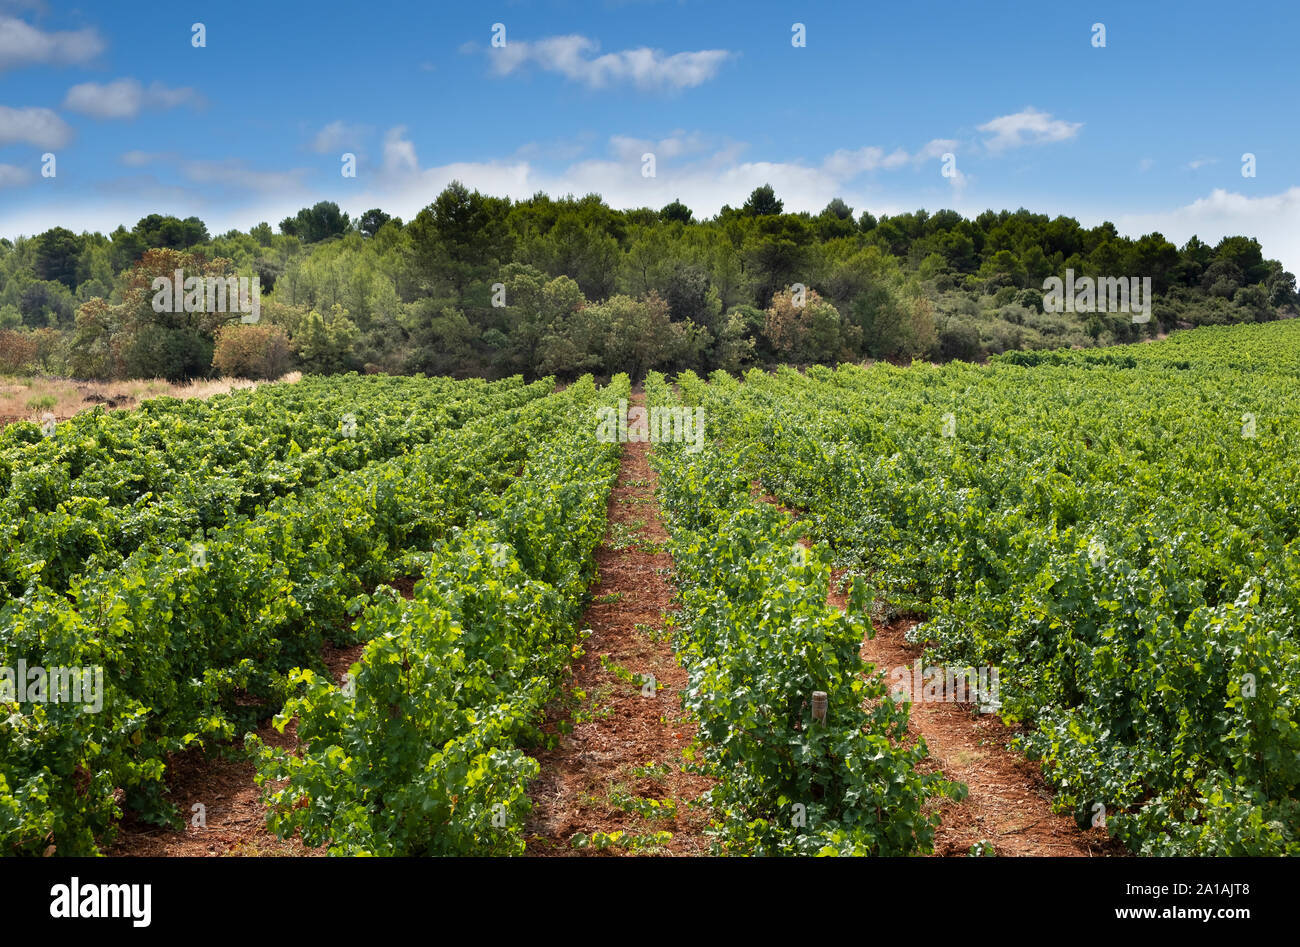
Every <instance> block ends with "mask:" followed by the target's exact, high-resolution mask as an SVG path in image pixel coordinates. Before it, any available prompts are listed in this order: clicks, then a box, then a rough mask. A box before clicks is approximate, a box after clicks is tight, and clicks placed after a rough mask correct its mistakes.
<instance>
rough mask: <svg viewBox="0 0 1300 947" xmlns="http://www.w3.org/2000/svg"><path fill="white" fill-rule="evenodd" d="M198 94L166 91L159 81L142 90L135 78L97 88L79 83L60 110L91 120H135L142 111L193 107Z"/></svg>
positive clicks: (93, 83) (93, 85)
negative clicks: (88, 117) (180, 106)
mask: <svg viewBox="0 0 1300 947" xmlns="http://www.w3.org/2000/svg"><path fill="white" fill-rule="evenodd" d="M199 102H200V99H199V96H198V94H197V93H196V92H195V91H194V90H193V89H191V88H190V87H189V86H185V87H184V88H180V89H169V88H168V87H167V86H165V85H163V84H162V83H161V82H152V83H150V84H149V86H148V88H146V87H145V86H144V85H143V84H142V83H141V82H140V80H139V79H115V80H113V81H112V82H109V83H105V84H103V85H101V84H100V83H98V82H83V83H81V84H80V85H74V86H73V87H72V88H71V89H69V90H68V94H67V96H66V97H64V100H63V107H64V108H66V109H69V110H70V111H73V112H80V113H81V114H83V115H89V116H91V117H92V118H106V119H112V118H135V117H136V116H137V115H139V114H140V112H141V111H142V110H143V109H146V108H150V109H170V108H176V107H177V106H178V105H197V104H199Z"/></svg>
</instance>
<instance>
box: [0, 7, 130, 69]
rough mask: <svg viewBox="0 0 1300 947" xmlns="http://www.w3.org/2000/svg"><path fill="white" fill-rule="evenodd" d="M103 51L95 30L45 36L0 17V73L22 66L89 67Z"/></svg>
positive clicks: (21, 21) (27, 24) (21, 24)
mask: <svg viewBox="0 0 1300 947" xmlns="http://www.w3.org/2000/svg"><path fill="white" fill-rule="evenodd" d="M103 50H104V41H103V39H101V38H100V36H99V33H98V32H96V31H95V30H94V29H84V30H64V31H60V32H52V33H46V32H44V31H42V30H38V29H37V28H36V27H34V26H32V25H31V24H30V23H27V22H24V21H23V20H20V19H18V18H16V17H12V16H0V72H3V71H4V70H6V69H16V68H18V67H19V66H36V65H52V66H68V65H73V64H80V63H86V62H89V61H90V60H92V59H94V58H95V57H96V56H98V55H99V54H100V53H101V52H103Z"/></svg>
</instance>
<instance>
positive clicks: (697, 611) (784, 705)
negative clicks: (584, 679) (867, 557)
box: [646, 375, 965, 855]
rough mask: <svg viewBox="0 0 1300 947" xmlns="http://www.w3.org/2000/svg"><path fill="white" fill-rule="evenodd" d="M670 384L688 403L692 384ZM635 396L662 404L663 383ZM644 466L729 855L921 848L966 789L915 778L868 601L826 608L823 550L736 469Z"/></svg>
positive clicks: (699, 460) (683, 455)
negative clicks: (755, 494) (867, 662)
mask: <svg viewBox="0 0 1300 947" xmlns="http://www.w3.org/2000/svg"><path fill="white" fill-rule="evenodd" d="M696 381H697V379H696ZM679 384H680V385H681V387H682V390H683V398H684V399H686V400H687V402H688V403H689V399H690V397H691V394H690V391H691V389H692V387H693V386H692V379H691V378H690V377H689V376H683V377H682V378H679ZM646 391H647V399H648V401H649V402H650V403H652V404H656V403H666V402H668V401H669V400H670V396H669V393H668V389H667V387H666V386H665V384H664V380H663V378H662V376H659V375H651V376H650V377H649V378H648V379H647V382H646ZM652 463H654V465H655V467H656V469H657V470H658V472H659V495H660V498H661V501H662V505H663V508H664V510H665V512H666V515H667V526H668V529H669V532H670V534H671V541H670V543H669V551H670V552H671V553H672V555H673V561H674V563H675V566H676V572H677V581H678V586H679V589H680V590H681V601H682V606H683V626H682V628H681V630H680V632H679V635H678V655H679V658H680V660H681V661H682V663H683V664H684V665H685V667H686V669H687V671H688V674H689V684H688V687H687V689H686V691H685V695H684V700H685V704H686V708H687V709H688V710H689V711H691V712H692V713H693V714H694V715H695V716H696V718H697V720H698V722H699V735H700V740H701V741H702V743H703V745H704V754H705V759H706V761H707V765H708V769H709V772H710V773H711V775H713V776H714V777H716V778H717V780H718V783H717V785H716V786H715V787H714V788H713V789H711V790H709V793H708V798H709V802H710V804H711V805H712V806H713V808H714V809H715V811H716V812H717V814H718V818H719V819H720V826H719V832H720V835H721V839H722V842H723V845H724V847H725V849H726V850H727V851H731V852H735V853H741V854H762V855H773V854H786V855H792V854H803V855H818V854H846V855H847V854H856V855H867V854H871V855H903V854H910V853H914V852H925V851H928V850H929V848H930V845H931V842H932V839H933V832H934V826H935V825H936V824H937V816H935V815H932V814H927V811H926V805H925V804H926V800H927V799H928V798H930V797H931V796H933V795H936V794H938V793H947V794H949V795H951V796H953V797H954V798H961V797H963V796H964V794H965V787H964V786H961V785H959V784H950V783H947V782H945V781H944V780H942V779H941V778H939V777H937V776H935V775H933V774H922V773H919V772H918V771H917V770H916V768H915V767H916V765H917V764H918V763H919V762H921V760H923V759H924V757H925V747H924V744H923V743H921V742H917V743H910V742H909V740H908V737H907V711H906V708H905V707H903V706H902V705H899V704H895V702H894V701H892V700H890V699H889V698H888V696H887V693H886V689H885V685H884V684H883V682H882V681H881V680H880V679H879V678H877V677H875V676H869V675H867V674H865V673H864V672H865V671H866V670H867V669H866V668H865V667H864V666H863V664H862V661H861V658H860V657H859V648H860V646H861V641H862V638H863V636H864V634H865V625H864V620H863V618H862V614H863V609H864V606H865V604H866V601H865V597H864V596H865V592H864V590H863V588H862V587H861V586H855V587H854V590H853V595H852V597H851V600H850V603H849V609H848V611H847V612H843V613H842V612H839V611H837V610H834V609H831V608H829V607H828V606H827V604H826V595H827V591H828V589H827V584H828V581H829V571H830V570H829V562H828V558H827V555H826V552H825V550H824V549H823V548H815V549H813V550H809V551H805V550H804V549H803V547H801V546H799V545H798V543H797V537H798V529H792V528H791V527H790V526H789V525H788V523H787V521H786V517H785V515H784V514H782V513H780V512H779V511H777V510H776V509H775V508H773V507H771V506H769V505H767V504H762V503H758V502H756V501H754V500H751V499H750V496H749V481H748V479H747V478H746V477H745V476H744V474H743V473H742V472H741V469H740V468H741V465H740V464H738V463H737V462H736V458H733V457H730V456H728V455H726V454H724V453H723V452H721V451H718V450H716V449H708V448H706V449H705V450H703V451H701V452H699V453H698V454H690V453H687V452H685V451H682V450H680V449H676V448H675V447H674V446H673V445H662V446H661V448H660V450H658V451H656V453H655V455H654V457H653V459H652ZM814 691H824V692H826V693H827V694H828V713H827V722H826V723H825V724H820V723H818V722H815V721H814V720H813V719H812V713H811V709H810V704H811V699H812V695H813V692H814ZM864 704H865V705H866V706H865V707H864Z"/></svg>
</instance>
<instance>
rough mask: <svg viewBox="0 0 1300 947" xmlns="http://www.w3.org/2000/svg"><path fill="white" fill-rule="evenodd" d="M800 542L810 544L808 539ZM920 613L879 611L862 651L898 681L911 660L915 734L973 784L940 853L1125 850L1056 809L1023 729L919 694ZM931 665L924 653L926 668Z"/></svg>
mask: <svg viewBox="0 0 1300 947" xmlns="http://www.w3.org/2000/svg"><path fill="white" fill-rule="evenodd" d="M751 487H752V490H753V495H754V497H755V498H756V499H759V500H762V501H763V502H765V503H771V504H772V505H774V506H776V507H778V508H779V509H781V510H782V511H784V512H785V513H788V514H789V515H791V516H794V517H796V518H797V517H798V515H799V513H798V511H797V510H792V509H790V508H788V507H786V506H783V505H782V504H781V502H780V500H778V499H777V498H776V497H774V496H771V495H770V494H769V495H764V493H763V490H762V488H761V486H760V484H759V483H758V482H757V481H755V482H754V483H752V484H751ZM800 542H801V543H802V544H803V545H805V546H807V545H809V541H808V539H806V538H804V539H801V540H800ZM842 579H843V571H842V570H839V569H837V570H834V572H833V573H832V575H831V583H830V592H829V594H828V595H827V596H826V601H827V603H828V604H829V605H831V606H832V607H833V608H838V609H840V610H841V611H843V610H845V609H847V608H848V600H847V597H846V596H845V595H844V593H843V591H842V590H841V587H842ZM916 624H917V622H916V621H914V620H912V621H907V620H902V621H895V622H893V623H891V624H888V625H885V626H883V627H882V626H881V625H879V624H877V623H876V622H875V621H874V619H873V620H872V626H873V627H874V628H875V630H876V634H875V637H873V638H868V639H866V640H864V641H863V642H862V650H861V655H862V659H863V660H864V661H866V662H868V663H869V664H871V665H873V666H874V668H875V672H876V673H877V674H879V675H881V676H882V677H884V678H885V683H886V685H887V686H889V687H890V688H891V689H893V688H894V687H895V686H897V685H895V684H894V683H893V679H892V678H891V677H890V672H891V671H892V670H893V669H894V668H900V667H905V668H907V669H908V673H907V674H906V675H904V676H903V677H902V683H903V685H904V689H905V690H906V691H907V694H908V699H909V700H911V701H912V705H911V708H910V711H909V713H908V721H907V731H908V735H909V736H911V737H913V738H916V737H923V738H924V739H925V744H926V748H927V749H928V751H929V759H928V760H927V763H926V764H924V765H923V767H922V768H923V769H924V767H925V766H929V767H931V771H934V770H936V769H937V770H938V771H939V772H941V773H942V774H943V775H944V777H945V778H947V779H951V780H955V781H957V782H962V783H965V784H966V787H967V789H968V790H969V794H968V795H967V797H966V798H965V799H964V800H963V801H961V802H953V801H951V800H949V799H944V800H942V802H941V803H940V804H939V807H938V812H939V817H940V819H941V820H942V822H941V823H940V825H939V827H938V828H937V829H935V833H934V854H935V855H963V856H964V855H968V854H970V851H971V847H972V846H974V845H977V844H981V843H985V842H987V843H991V844H992V846H993V852H994V854H996V855H1006V856H1017V855H1028V856H1065V857H1070V856H1082V857H1088V856H1096V855H1120V854H1124V848H1123V846H1122V845H1120V844H1119V843H1118V842H1116V841H1115V840H1114V839H1112V838H1110V837H1109V836H1108V835H1107V834H1106V832H1105V830H1104V829H1099V828H1094V829H1089V830H1088V831H1086V832H1085V831H1081V830H1080V829H1079V828H1078V826H1076V825H1075V823H1074V820H1073V819H1072V818H1070V817H1069V816H1066V815H1059V814H1057V813H1055V812H1053V811H1052V796H1053V793H1052V790H1051V788H1050V787H1049V786H1048V785H1047V781H1046V780H1045V779H1044V778H1043V774H1042V771H1041V770H1040V769H1039V768H1038V766H1037V765H1036V764H1034V763H1032V762H1031V761H1029V760H1028V759H1026V758H1025V757H1024V756H1023V755H1021V754H1020V753H1018V752H1016V751H1015V750H1013V749H1011V748H1010V745H1009V744H1010V742H1011V740H1012V738H1013V737H1014V736H1015V731H1014V730H1012V729H1011V728H1010V727H1007V726H1006V725H1005V724H1003V723H1002V721H1001V720H999V719H998V717H997V715H996V714H993V713H983V714H982V713H977V712H976V708H975V707H974V706H973V705H972V704H969V703H956V702H952V703H939V702H934V701H918V700H917V699H916V695H915V694H914V693H913V691H914V688H913V686H912V683H913V674H912V671H913V668H914V662H915V661H916V660H917V659H919V658H921V657H922V653H923V651H924V648H923V647H922V646H921V645H918V644H913V643H912V642H909V641H908V640H907V639H906V637H905V636H906V634H907V632H908V631H909V630H910V629H911V628H913V627H915V626H916ZM927 666H928V665H927V664H926V663H925V662H924V661H922V669H924V668H925V667H927Z"/></svg>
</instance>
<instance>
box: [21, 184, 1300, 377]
mask: <svg viewBox="0 0 1300 947" xmlns="http://www.w3.org/2000/svg"><path fill="white" fill-rule="evenodd" d="M277 230H278V232H277ZM177 269H180V270H182V271H183V273H184V274H185V275H186V276H228V275H240V276H249V277H251V276H257V277H259V280H260V285H261V290H262V293H263V296H262V299H263V302H262V307H261V319H260V321H259V323H258V324H256V325H246V324H242V323H241V322H240V321H239V314H238V313H213V312H208V311H198V312H184V311H181V312H175V311H163V312H158V311H156V307H154V306H153V305H151V300H152V293H151V291H150V285H151V282H152V280H153V279H154V278H155V277H158V276H164V277H167V278H169V279H170V278H171V277H172V275H173V273H174V272H175V270H177ZM1067 269H1072V270H1073V271H1074V272H1075V274H1076V275H1077V276H1079V277H1082V276H1093V277H1116V276H1125V277H1133V276H1143V277H1145V276H1149V277H1150V278H1151V280H1152V287H1153V289H1154V292H1155V303H1154V307H1153V310H1152V318H1151V321H1150V322H1149V323H1146V324H1134V323H1133V322H1132V320H1131V318H1130V317H1129V316H1128V315H1127V314H1123V313H1107V312H1093V313H1054V312H1045V311H1044V307H1043V288H1042V287H1043V281H1044V280H1045V279H1046V278H1047V277H1049V276H1062V275H1064V273H1065V271H1066V270H1067ZM1298 302H1300V300H1298V299H1297V295H1296V281H1295V277H1294V276H1293V275H1292V274H1291V273H1289V272H1286V270H1285V269H1284V268H1283V266H1282V264H1281V263H1279V262H1278V261H1276V260H1268V259H1265V258H1264V256H1263V252H1262V249H1261V247H1260V245H1259V242H1258V241H1256V240H1254V239H1252V238H1249V237H1245V236H1232V237H1225V238H1224V239H1223V240H1221V241H1219V242H1218V244H1216V245H1214V246H1211V245H1209V244H1207V243H1204V242H1202V241H1201V240H1199V239H1198V238H1196V237H1192V238H1191V239H1190V240H1188V241H1187V242H1186V243H1185V244H1184V245H1183V246H1182V247H1177V246H1175V245H1174V244H1173V243H1171V242H1170V241H1168V240H1166V239H1165V238H1164V237H1163V236H1162V235H1161V234H1159V233H1151V234H1146V235H1144V236H1141V237H1139V238H1137V239H1132V238H1128V237H1124V236H1121V235H1120V234H1119V233H1118V231H1117V230H1116V228H1115V226H1114V225H1113V224H1111V223H1103V224H1101V225H1099V226H1097V227H1093V228H1085V227H1083V226H1081V225H1080V224H1079V222H1078V221H1077V220H1074V219H1073V218H1069V217H1060V216H1058V217H1054V218H1050V217H1048V216H1047V215H1044V214H1034V213H1031V212H1029V211H1027V210H1024V209H1020V210H1016V211H1014V212H1012V211H1006V210H1003V211H1000V212H995V211H992V210H989V211H985V212H984V213H982V214H980V215H978V216H977V217H975V218H973V219H967V218H965V217H963V216H962V215H961V214H959V213H957V212H956V211H952V210H941V211H938V212H936V213H934V214H930V213H928V212H926V211H925V210H918V211H915V212H912V213H905V214H898V215H894V216H887V215H882V216H880V217H879V218H877V217H876V216H874V215H873V214H871V213H870V212H869V211H863V212H861V213H858V214H855V212H854V209H853V208H851V207H849V206H848V205H847V204H846V203H845V202H844V201H843V200H841V199H839V198H836V199H835V200H832V201H831V202H830V203H829V204H828V205H827V206H826V208H825V209H824V210H822V211H821V213H819V214H810V213H806V212H803V213H786V212H785V210H784V207H783V204H782V201H781V200H780V198H779V197H778V196H777V195H776V194H775V192H774V191H773V189H772V188H771V187H770V186H766V185H764V186H762V187H759V188H756V189H755V190H754V191H753V193H752V194H751V195H750V196H749V199H748V200H747V201H746V202H745V203H744V205H742V206H741V207H739V208H733V207H730V206H727V207H723V208H722V210H721V211H720V212H719V213H718V214H717V215H715V216H714V217H712V218H709V219H706V220H699V219H696V217H695V215H694V214H693V212H692V211H691V209H690V208H689V207H687V206H685V205H684V204H682V203H681V202H680V201H674V202H673V203H671V204H669V205H667V206H666V207H663V208H661V209H659V210H654V209H651V208H640V209H634V210H617V209H614V208H611V207H610V206H609V205H608V204H606V203H605V202H604V201H603V200H602V199H601V198H600V197H599V196H598V195H595V194H588V195H586V196H584V197H580V198H575V197H573V196H566V197H563V198H559V199H556V198H551V197H549V196H547V195H546V194H543V193H538V194H536V195H534V196H533V197H531V198H529V199H527V200H521V201H512V200H509V199H506V198H500V197H493V196H490V195H485V194H482V193H480V192H479V191H477V190H470V189H469V188H467V187H465V186H464V185H462V184H460V183H459V182H453V183H452V184H450V185H449V186H448V187H446V188H445V189H444V190H443V191H442V192H441V193H440V194H438V195H437V196H436V198H434V200H433V201H432V203H430V204H429V205H428V206H427V207H425V208H424V209H422V210H421V211H420V212H419V213H418V214H416V216H415V218H414V219H413V220H411V221H409V222H407V221H403V220H401V219H400V218H398V217H393V216H390V215H389V214H387V213H385V212H384V211H382V210H380V209H377V208H376V209H373V210H369V211H367V212H366V213H364V214H362V215H360V216H359V217H357V218H355V219H353V218H351V217H350V216H349V215H348V214H347V213H346V212H344V211H342V210H341V209H340V208H339V207H338V205H337V204H335V203H333V202H330V201H322V202H320V203H318V204H316V205H315V206H313V207H308V208H303V209H302V210H300V211H299V212H298V213H297V214H296V215H294V216H292V217H287V218H285V219H284V220H282V221H281V222H280V223H279V226H278V228H276V229H273V228H272V227H271V226H270V224H268V223H265V222H263V223H259V224H257V225H256V226H254V227H252V228H250V229H249V230H248V231H247V232H245V231H240V230H231V231H229V232H227V233H224V234H221V235H219V236H213V235H211V234H209V232H208V230H207V227H206V226H205V224H204V223H203V221H201V220H199V219H198V218H195V217H190V218H187V219H184V220H182V219H178V218H176V217H171V216H166V215H160V214H151V215H149V216H148V217H145V218H143V219H142V220H140V221H139V222H138V223H137V224H136V225H135V226H134V227H133V228H131V229H130V230H128V229H127V228H126V227H125V226H120V227H118V228H117V230H115V231H113V232H112V233H111V234H108V235H107V236H105V235H103V234H100V233H82V234H76V233H73V232H72V231H70V230H68V229H66V228H63V227H55V228H53V229H51V230H48V231H46V232H45V233H42V234H39V235H37V236H35V237H30V238H19V239H17V240H12V241H11V240H8V239H5V240H0V371H5V372H10V373H14V372H18V373H31V372H47V373H55V374H67V375H73V376H76V377H83V378H116V377H128V376H129V377H141V376H145V377H152V376H160V377H166V378H169V379H185V378H194V377H200V376H205V375H211V374H240V375H248V376H252V377H266V376H274V375H276V374H279V373H280V372H283V371H285V370H288V369H289V368H294V367H297V368H301V369H303V370H307V371H312V372H320V373H330V372H342V371H360V370H363V371H382V372H388V373H394V374H396V373H414V372H424V373H427V374H451V375H458V376H463V375H482V376H488V377H497V376H503V375H512V374H517V373H521V374H524V375H526V376H530V377H532V376H540V375H547V374H556V375H559V376H562V377H563V376H568V377H572V376H576V375H579V374H582V373H584V372H593V373H596V374H603V375H612V374H615V373H618V372H628V373H629V374H631V375H633V377H641V376H643V375H644V374H645V373H646V372H648V371H651V370H659V371H666V372H667V371H679V370H682V369H686V368H691V369H695V370H697V371H707V370H712V369H714V368H723V369H726V370H729V371H739V370H743V369H745V368H748V367H752V366H762V365H772V364H777V363H795V364H812V363H827V362H835V361H841V360H861V359H889V360H893V361H906V360H910V359H913V358H928V359H935V360H948V359H964V360H979V359H982V358H984V357H987V356H988V355H990V354H995V353H999V352H1003V351H1006V350H1009V349H1036V348H1049V347H1050V348H1056V347H1064V346H1079V347H1088V346H1096V345H1106V344H1111V343H1119V342H1128V341H1134V340H1136V339H1138V338H1141V337H1143V336H1148V335H1155V334H1158V333H1161V332H1166V331H1169V330H1171V329H1175V328H1179V327H1190V326H1196V325H1206V324H1225V323H1236V322H1258V321H1264V320H1270V319H1276V318H1282V317H1287V316H1291V315H1294V314H1296V305H1297V303H1298Z"/></svg>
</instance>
